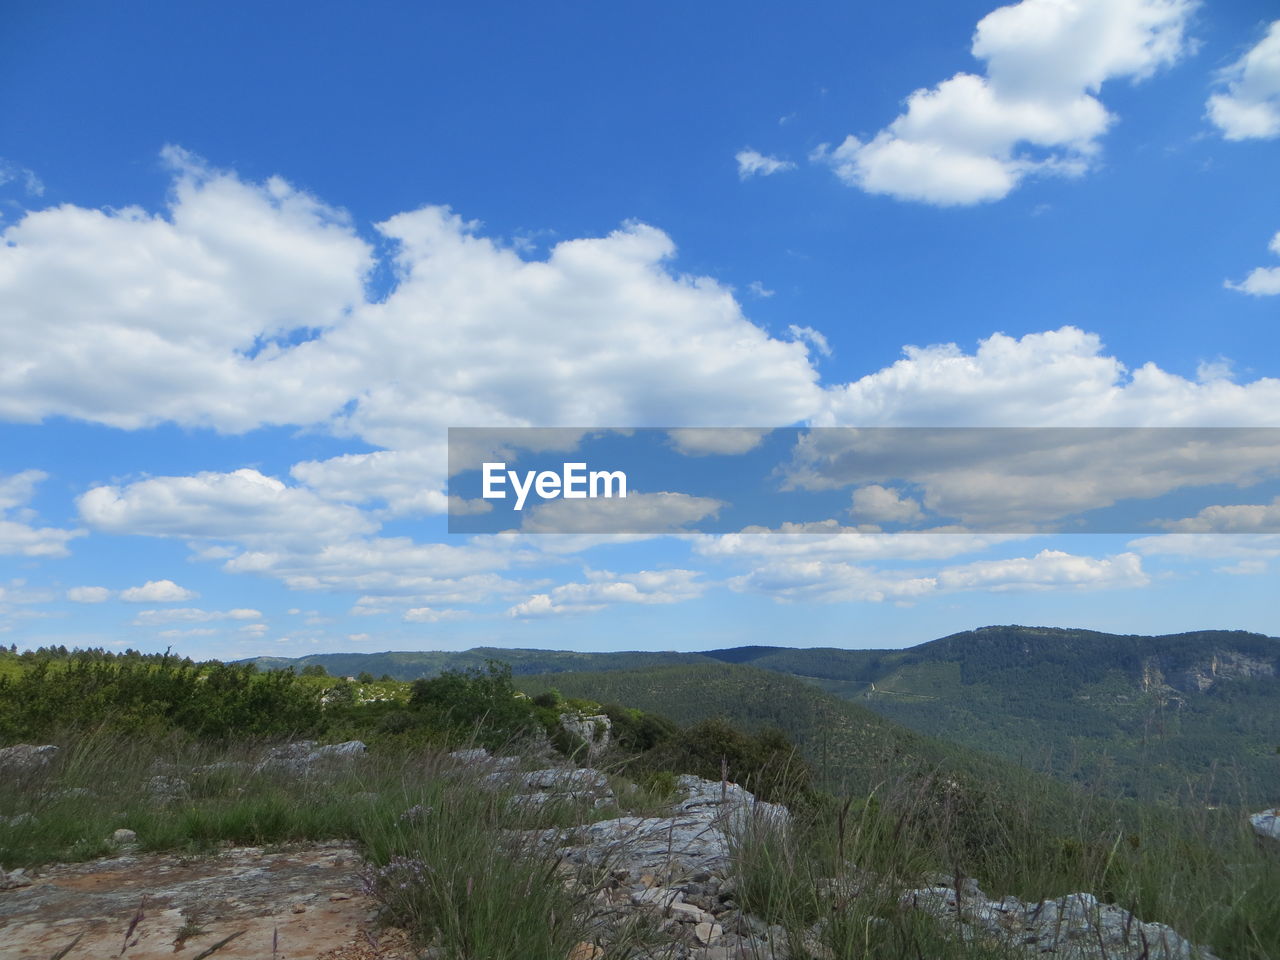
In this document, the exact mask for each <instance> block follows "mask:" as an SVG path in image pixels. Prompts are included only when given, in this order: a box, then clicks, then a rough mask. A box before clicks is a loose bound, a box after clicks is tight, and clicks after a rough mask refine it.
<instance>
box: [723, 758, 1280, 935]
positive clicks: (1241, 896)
mask: <svg viewBox="0 0 1280 960" xmlns="http://www.w3.org/2000/svg"><path fill="white" fill-rule="evenodd" d="M1022 789H1023V792H1021V793H1019V794H1018V795H1016V796H1012V797H1011V796H1002V795H1000V794H999V793H998V792H996V791H994V790H987V789H985V788H984V787H983V786H981V785H976V784H973V783H961V782H958V781H956V780H954V779H952V778H950V777H938V776H936V775H933V774H931V773H930V771H928V770H920V771H917V772H916V773H915V774H913V775H911V774H902V773H901V772H899V773H897V774H895V775H893V776H886V778H885V779H884V780H882V781H881V782H880V784H879V786H878V787H877V789H876V790H875V791H874V792H873V793H872V794H871V795H869V796H863V797H846V798H844V800H843V801H839V802H831V803H826V804H821V805H817V806H815V807H814V808H813V809H811V810H809V811H806V812H805V813H803V814H802V815H801V816H799V817H797V818H796V820H795V821H794V823H793V825H792V827H791V828H790V830H788V831H787V832H786V834H785V835H784V834H780V833H779V832H778V831H777V830H776V829H772V828H770V827H768V826H767V825H764V826H761V827H759V828H758V829H754V830H752V831H750V832H749V833H748V834H747V835H746V836H744V837H743V838H741V839H740V841H739V843H738V845H737V849H736V856H737V858H738V863H739V869H738V877H739V879H738V882H739V885H740V890H741V893H740V897H741V902H742V905H743V906H744V907H745V908H746V909H748V910H749V911H751V912H753V913H755V914H757V915H759V916H761V917H763V918H765V919H766V920H768V921H769V922H771V923H776V924H779V925H781V926H783V927H784V928H786V929H787V930H788V931H789V932H791V933H792V934H793V936H794V935H797V934H800V933H802V932H803V931H812V930H813V929H814V924H818V925H819V927H821V929H822V933H821V942H822V943H823V944H824V945H825V946H826V947H827V948H828V949H829V950H831V951H832V955H833V956H835V957H837V958H845V957H848V958H859V960H862V958H871V957H875V958H880V957H885V958H891V957H904V958H906V957H916V956H926V957H929V956H933V957H957V958H959V957H966V958H968V957H975V958H976V957H988V956H1003V955H1004V953H1003V952H1002V948H1000V947H997V946H993V945H988V946H983V945H981V944H973V945H970V946H967V947H966V946H964V945H961V944H956V943H952V944H951V945H950V946H946V947H943V946H939V944H938V942H937V939H938V937H939V936H943V937H944V939H948V938H947V937H946V931H940V930H939V929H938V926H937V924H936V923H933V922H931V921H930V920H929V919H928V918H927V917H921V916H920V915H919V914H918V913H916V912H914V911H912V912H904V911H902V910H901V909H899V907H898V898H899V896H900V894H901V892H902V891H903V890H904V889H910V888H911V887H913V886H923V885H927V884H928V883H929V882H937V881H938V880H939V879H940V875H946V877H948V878H950V882H956V883H958V882H960V881H961V880H964V879H966V878H972V879H974V880H976V881H977V882H978V883H979V885H980V886H981V888H982V890H983V892H984V893H985V894H986V895H987V896H988V897H991V898H992V899H999V898H1001V897H1004V896H1016V897H1018V898H1020V899H1022V900H1023V901H1024V902H1028V903H1035V902H1038V901H1040V900H1042V899H1053V898H1057V897H1061V896H1065V895H1068V894H1071V893H1077V892H1091V893H1093V894H1095V895H1096V896H1097V897H1098V898H1099V900H1101V901H1103V902H1104V903H1114V904H1116V905H1118V906H1120V907H1122V908H1124V909H1126V910H1129V911H1130V912H1132V913H1133V914H1135V915H1136V916H1137V917H1138V918H1140V919H1141V920H1143V921H1146V922H1160V923H1165V924H1167V925H1169V926H1170V927H1172V928H1173V929H1174V930H1176V931H1177V932H1178V933H1180V934H1181V935H1182V936H1184V937H1186V938H1188V939H1189V940H1191V941H1192V942H1194V943H1197V944H1201V945H1205V946H1208V947H1209V948H1210V949H1212V950H1213V951H1214V952H1215V953H1216V954H1218V955H1219V956H1220V957H1223V958H1230V960H1274V958H1276V957H1280V911H1277V910H1276V909H1275V891H1276V890H1277V889H1280V849H1273V847H1275V846H1276V845H1267V844H1263V843H1260V842H1258V840H1257V838H1256V837H1254V836H1253V834H1252V832H1251V830H1250V829H1249V827H1248V825H1247V823H1246V822H1245V819H1244V817H1243V816H1242V811H1241V810H1238V809H1237V810H1229V809H1217V810H1210V809H1206V808H1204V807H1200V808H1186V809H1176V808H1157V807H1150V806H1143V805H1140V804H1136V803H1133V802H1126V801H1115V800H1109V799H1106V798H1103V797H1097V796H1087V795H1084V794H1077V795H1076V803H1075V804H1073V805H1071V806H1065V807H1064V806H1063V804H1062V802H1061V795H1060V794H1059V793H1058V792H1057V791H1056V790H1050V791H1048V792H1046V793H1045V794H1044V795H1042V796H1037V795H1035V794H1034V793H1028V792H1025V791H1026V785H1023V788H1022ZM855 893H856V895H854V894H855Z"/></svg>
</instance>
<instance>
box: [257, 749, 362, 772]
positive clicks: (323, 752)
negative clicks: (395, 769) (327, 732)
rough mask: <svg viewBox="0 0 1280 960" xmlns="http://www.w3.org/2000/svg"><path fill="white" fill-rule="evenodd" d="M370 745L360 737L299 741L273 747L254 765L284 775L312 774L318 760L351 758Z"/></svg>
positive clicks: (323, 761)
mask: <svg viewBox="0 0 1280 960" xmlns="http://www.w3.org/2000/svg"><path fill="white" fill-rule="evenodd" d="M368 749H369V748H368V747H367V746H365V744H364V743H363V742H362V741H360V740H348V741H346V742H345V743H329V744H325V745H324V746H316V742H315V741H314V740H299V741H297V742H295V743H286V744H282V745H281V746H278V747H272V748H271V749H270V750H269V751H267V755H266V756H265V757H263V758H262V759H261V760H259V761H258V763H257V764H256V765H255V766H254V768H253V772H254V773H275V774H281V775H284V776H294V777H305V776H310V775H311V773H312V769H313V767H314V766H315V765H316V764H318V763H325V762H336V761H340V760H352V759H355V758H356V757H359V756H362V755H363V754H364V753H365V752H366V751H367V750H368Z"/></svg>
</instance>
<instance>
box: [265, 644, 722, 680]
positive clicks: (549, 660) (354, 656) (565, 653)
mask: <svg viewBox="0 0 1280 960" xmlns="http://www.w3.org/2000/svg"><path fill="white" fill-rule="evenodd" d="M489 660H501V661H502V662H503V663H506V664H507V665H508V666H510V667H511V672H512V673H513V674H516V675H520V674H529V673H561V672H566V671H592V670H631V669H643V668H645V667H656V666H666V665H671V664H685V663H706V662H707V658H706V657H704V656H703V655H702V654H700V653H675V652H660V653H650V652H644V651H635V650H629V651H623V652H619V653H579V652H575V651H570V650H513V649H510V648H503V647H475V648H473V649H471V650H405V651H391V652H387V653H316V654H312V655H310V656H307V657H297V658H293V659H290V658H285V657H257V658H255V659H253V660H248V661H244V662H246V663H252V664H253V665H254V666H256V667H258V669H260V670H281V669H287V668H293V669H295V670H302V669H303V668H305V667H307V666H312V665H319V666H321V667H324V669H325V670H326V671H327V672H328V673H330V674H332V675H334V676H355V675H356V674H358V673H362V672H365V673H371V674H373V675H375V676H382V675H384V674H385V675H387V676H388V677H391V678H392V679H395V680H405V681H409V680H417V679H418V678H420V677H433V676H436V675H437V674H440V673H444V672H445V671H446V670H466V669H469V668H472V667H478V668H481V669H483V668H484V665H485V663H486V662H487V661H489Z"/></svg>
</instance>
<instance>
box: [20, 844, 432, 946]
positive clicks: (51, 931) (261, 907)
mask: <svg viewBox="0 0 1280 960" xmlns="http://www.w3.org/2000/svg"><path fill="white" fill-rule="evenodd" d="M359 865H360V858H359V854H358V852H357V851H356V849H355V848H354V847H353V846H352V845H351V844H347V843H312V844H307V845H306V846H305V847H301V848H297V849H292V850H281V849H273V850H264V849H262V848H259V847H239V848H233V849H228V850H224V851H222V852H221V853H219V854H217V855H215V856H211V857H207V858H194V859H193V858H192V857H190V856H189V855H182V854H149V855H146V856H136V855H133V854H129V855H126V856H119V857H114V858H111V859H108V860H95V861H92V862H89V863H80V864H64V865H57V866H51V867H45V868H41V869H39V870H36V871H23V870H13V871H9V872H8V873H7V874H6V873H5V872H4V871H2V870H0V889H4V890H5V893H4V894H3V896H0V957H5V958H10V957H12V958H14V960H24V958H28V957H29V958H32V960H48V958H50V957H53V956H55V955H57V956H61V955H62V954H60V953H59V951H62V950H64V949H65V948H67V947H69V946H70V947H71V949H70V951H69V952H68V953H67V954H66V957H67V960H98V958H102V957H116V956H120V955H121V953H122V950H121V947H122V946H123V945H124V944H126V943H127V945H128V946H127V949H126V950H124V951H123V955H124V956H125V957H126V958H131V960H173V958H175V957H176V958H182V957H186V958H188V960H190V958H193V957H196V956H199V955H201V954H202V953H203V952H204V951H209V950H210V948H213V947H215V946H216V945H217V944H218V943H220V942H222V941H224V940H226V939H227V938H228V937H231V938H233V939H232V940H230V941H229V942H228V943H227V945H226V946H225V947H223V948H220V949H217V950H216V951H213V952H212V957H213V958H214V960H221V958H222V957H226V958H227V960H236V958H266V957H272V956H275V957H277V958H281V960H282V958H322V957H324V958H335V960H336V958H338V957H341V958H344V960H347V958H356V957H360V958H372V957H378V958H382V960H416V958H417V956H418V951H416V950H413V949H411V948H410V946H409V943H408V941H407V938H406V937H404V935H403V934H401V933H399V932H398V931H386V930H382V929H380V928H379V927H378V926H377V925H376V924H375V923H374V912H375V910H376V904H374V903H373V902H372V901H371V900H370V899H369V898H368V897H367V896H365V894H364V892H363V889H362V886H361V883H360V878H359V875H358V870H359ZM135 917H136V918H138V919H137V922H136V923H133V920H134V918H135ZM131 923H132V926H131ZM126 931H128V932H129V935H128V937H127V938H126V937H125V932H126ZM72 944H74V946H72Z"/></svg>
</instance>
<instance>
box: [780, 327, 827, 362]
mask: <svg viewBox="0 0 1280 960" xmlns="http://www.w3.org/2000/svg"><path fill="white" fill-rule="evenodd" d="M787 331H788V332H789V333H790V334H791V338H792V339H793V340H798V341H800V342H801V343H805V344H808V345H809V347H810V349H812V350H813V351H814V352H815V353H818V354H821V355H822V356H824V357H829V356H831V344H830V343H828V342H827V338H826V337H825V336H823V335H822V333H821V332H820V331H818V330H815V329H813V327H801V326H798V325H796V324H794V323H793V324H791V325H790V326H789V327H787Z"/></svg>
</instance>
